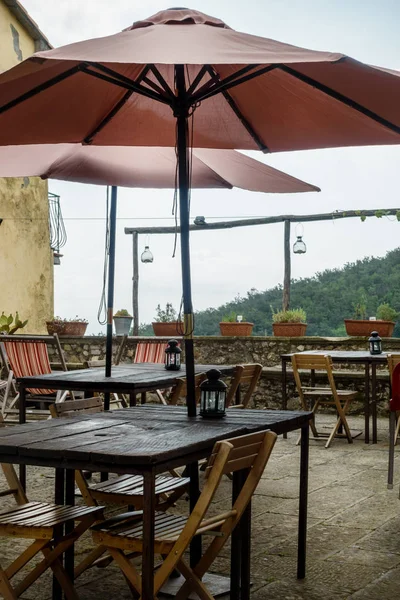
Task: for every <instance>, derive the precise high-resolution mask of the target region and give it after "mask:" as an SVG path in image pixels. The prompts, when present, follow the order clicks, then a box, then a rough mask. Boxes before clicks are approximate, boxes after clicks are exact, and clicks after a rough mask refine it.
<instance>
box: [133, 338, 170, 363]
mask: <svg viewBox="0 0 400 600" xmlns="http://www.w3.org/2000/svg"><path fill="white" fill-rule="evenodd" d="M167 345H168V344H167V343H166V342H138V345H137V346H136V353H135V359H134V361H133V362H135V363H160V364H164V362H165V348H166V347H167Z"/></svg>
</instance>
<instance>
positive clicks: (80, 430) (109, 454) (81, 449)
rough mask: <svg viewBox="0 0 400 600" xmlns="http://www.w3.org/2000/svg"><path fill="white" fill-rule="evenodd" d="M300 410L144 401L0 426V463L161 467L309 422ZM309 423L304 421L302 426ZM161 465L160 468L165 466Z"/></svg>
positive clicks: (102, 468) (119, 468) (93, 467)
mask: <svg viewBox="0 0 400 600" xmlns="http://www.w3.org/2000/svg"><path fill="white" fill-rule="evenodd" d="M311 415H312V413H310V412H304V411H273V410H241V409H229V410H228V411H227V415H226V417H225V418H223V419H217V420H215V419H203V418H202V417H200V416H197V417H192V418H190V417H188V416H187V411H186V408H185V407H177V406H159V405H145V406H138V407H134V408H126V409H120V410H116V411H110V412H104V413H99V414H96V415H91V416H90V415H88V416H85V417H79V418H73V419H50V420H47V421H41V422H38V423H29V424H25V425H17V426H15V427H10V428H4V429H1V430H0V462H11V463H20V464H31V465H41V466H49V467H62V468H85V469H86V468H87V469H89V470H92V471H98V470H99V471H110V470H112V471H115V472H118V473H128V472H133V473H134V472H143V471H144V470H148V469H149V468H154V469H155V470H156V471H159V472H160V471H162V470H163V465H165V464H168V465H171V464H173V463H175V464H176V465H179V464H180V465H182V464H187V463H188V462H189V461H190V460H192V459H193V460H197V459H200V458H204V457H206V456H207V455H208V454H209V453H210V451H211V449H212V447H213V445H214V443H215V442H216V441H218V440H221V439H226V438H229V437H235V436H239V435H244V434H247V433H252V432H255V431H262V430H264V429H271V430H273V431H275V432H276V433H278V434H281V433H284V432H287V431H292V430H295V429H299V428H301V427H303V426H305V425H307V424H308V421H309V419H310V418H311ZM307 426H308V425H307ZM164 468H165V467H164Z"/></svg>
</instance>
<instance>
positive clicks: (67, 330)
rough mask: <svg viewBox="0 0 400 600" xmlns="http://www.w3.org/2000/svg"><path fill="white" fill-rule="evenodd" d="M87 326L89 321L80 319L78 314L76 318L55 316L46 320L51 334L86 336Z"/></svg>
mask: <svg viewBox="0 0 400 600" xmlns="http://www.w3.org/2000/svg"><path fill="white" fill-rule="evenodd" d="M87 326H88V321H86V319H80V318H79V317H78V315H77V316H76V317H75V318H74V319H62V318H61V317H54V319H52V320H51V321H46V327H47V332H48V334H49V335H54V334H55V333H57V335H59V336H84V335H85V332H86V328H87Z"/></svg>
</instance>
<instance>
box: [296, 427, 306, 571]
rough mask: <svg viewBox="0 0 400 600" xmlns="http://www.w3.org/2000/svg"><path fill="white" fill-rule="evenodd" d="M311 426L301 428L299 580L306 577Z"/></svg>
mask: <svg viewBox="0 0 400 600" xmlns="http://www.w3.org/2000/svg"><path fill="white" fill-rule="evenodd" d="M308 440H309V425H308V423H307V425H303V427H302V428H301V442H300V496H299V534H298V547H297V579H304V577H305V576H306V543H307V502H308V454H309V446H308Z"/></svg>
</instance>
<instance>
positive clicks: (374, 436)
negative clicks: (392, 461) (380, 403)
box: [371, 363, 378, 444]
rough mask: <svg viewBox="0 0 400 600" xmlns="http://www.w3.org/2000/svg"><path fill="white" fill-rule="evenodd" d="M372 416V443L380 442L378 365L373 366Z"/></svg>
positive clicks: (373, 364)
mask: <svg viewBox="0 0 400 600" xmlns="http://www.w3.org/2000/svg"><path fill="white" fill-rule="evenodd" d="M371 416H372V443H373V444H376V443H377V442H378V422H377V414H376V364H375V363H372V365H371Z"/></svg>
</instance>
